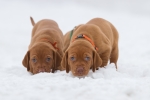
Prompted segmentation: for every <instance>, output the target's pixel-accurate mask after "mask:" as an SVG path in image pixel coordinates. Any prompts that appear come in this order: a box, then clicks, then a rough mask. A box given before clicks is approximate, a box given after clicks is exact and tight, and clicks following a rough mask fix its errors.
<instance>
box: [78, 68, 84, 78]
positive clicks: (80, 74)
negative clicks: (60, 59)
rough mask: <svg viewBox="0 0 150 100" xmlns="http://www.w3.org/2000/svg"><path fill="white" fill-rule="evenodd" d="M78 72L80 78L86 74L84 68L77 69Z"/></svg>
mask: <svg viewBox="0 0 150 100" xmlns="http://www.w3.org/2000/svg"><path fill="white" fill-rule="evenodd" d="M76 72H77V74H78V75H79V76H82V75H83V74H84V68H83V67H77V69H76Z"/></svg>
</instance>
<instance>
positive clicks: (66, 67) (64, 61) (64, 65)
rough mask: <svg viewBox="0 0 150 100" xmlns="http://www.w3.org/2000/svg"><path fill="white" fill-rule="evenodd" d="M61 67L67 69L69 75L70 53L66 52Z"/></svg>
mask: <svg viewBox="0 0 150 100" xmlns="http://www.w3.org/2000/svg"><path fill="white" fill-rule="evenodd" d="M61 66H62V67H64V68H65V69H66V72H67V73H69V65H68V52H67V51H66V52H65V54H64V56H63V58H62V61H61Z"/></svg>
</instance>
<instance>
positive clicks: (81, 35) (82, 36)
mask: <svg viewBox="0 0 150 100" xmlns="http://www.w3.org/2000/svg"><path fill="white" fill-rule="evenodd" d="M79 38H84V39H86V40H88V41H89V42H90V43H91V44H92V46H93V47H94V48H95V50H98V48H97V47H96V46H95V44H94V42H93V41H92V40H91V39H90V38H89V37H88V36H86V35H84V34H79V35H78V36H76V37H75V38H74V39H73V41H72V42H74V41H75V40H76V39H79Z"/></svg>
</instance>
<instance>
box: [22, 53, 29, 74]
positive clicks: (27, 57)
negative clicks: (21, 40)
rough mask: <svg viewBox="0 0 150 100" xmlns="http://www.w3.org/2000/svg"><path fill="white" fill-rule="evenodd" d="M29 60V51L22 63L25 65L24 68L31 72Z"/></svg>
mask: <svg viewBox="0 0 150 100" xmlns="http://www.w3.org/2000/svg"><path fill="white" fill-rule="evenodd" d="M29 60H30V52H29V51H28V52H27V53H26V55H25V56H24V59H23V61H22V64H23V66H24V67H26V68H27V71H29V70H30V65H29Z"/></svg>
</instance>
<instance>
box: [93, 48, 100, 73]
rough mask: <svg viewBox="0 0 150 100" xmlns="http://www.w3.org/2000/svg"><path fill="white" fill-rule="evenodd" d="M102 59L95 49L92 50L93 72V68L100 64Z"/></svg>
mask: <svg viewBox="0 0 150 100" xmlns="http://www.w3.org/2000/svg"><path fill="white" fill-rule="evenodd" d="M101 64H102V59H101V58H100V56H99V54H98V53H97V52H96V51H93V66H92V71H93V72H95V69H96V68H98V67H99V66H101Z"/></svg>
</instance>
